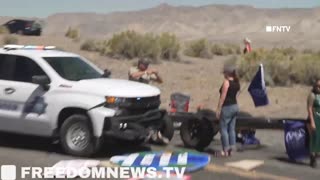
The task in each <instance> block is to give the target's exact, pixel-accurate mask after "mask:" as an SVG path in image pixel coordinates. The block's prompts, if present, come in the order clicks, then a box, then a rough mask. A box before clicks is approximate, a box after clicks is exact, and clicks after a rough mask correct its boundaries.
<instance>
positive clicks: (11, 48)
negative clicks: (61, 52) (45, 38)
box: [3, 44, 56, 50]
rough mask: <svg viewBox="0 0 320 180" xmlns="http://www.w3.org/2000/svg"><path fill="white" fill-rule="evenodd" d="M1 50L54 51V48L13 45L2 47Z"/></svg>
mask: <svg viewBox="0 0 320 180" xmlns="http://www.w3.org/2000/svg"><path fill="white" fill-rule="evenodd" d="M3 48H4V49H6V50H16V49H26V50H53V49H56V47H55V46H34V45H15V44H9V45H4V46H3Z"/></svg>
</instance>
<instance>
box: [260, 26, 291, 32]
mask: <svg viewBox="0 0 320 180" xmlns="http://www.w3.org/2000/svg"><path fill="white" fill-rule="evenodd" d="M290 29H291V26H266V32H290Z"/></svg>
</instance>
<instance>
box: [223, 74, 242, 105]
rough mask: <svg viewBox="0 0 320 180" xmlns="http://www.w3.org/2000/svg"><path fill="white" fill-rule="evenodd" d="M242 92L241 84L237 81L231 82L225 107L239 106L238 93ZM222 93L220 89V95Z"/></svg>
mask: <svg viewBox="0 0 320 180" xmlns="http://www.w3.org/2000/svg"><path fill="white" fill-rule="evenodd" d="M239 90H240V83H239V81H236V80H229V88H228V92H227V96H226V99H225V100H224V103H223V105H222V106H223V107H224V106H230V105H234V104H237V93H238V92H239ZM221 93H222V87H221V88H220V95H221Z"/></svg>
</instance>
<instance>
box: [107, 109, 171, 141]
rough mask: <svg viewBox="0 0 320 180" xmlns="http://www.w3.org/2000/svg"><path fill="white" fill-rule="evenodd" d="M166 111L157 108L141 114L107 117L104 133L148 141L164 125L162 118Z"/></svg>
mask: <svg viewBox="0 0 320 180" xmlns="http://www.w3.org/2000/svg"><path fill="white" fill-rule="evenodd" d="M166 113H167V112H166V110H160V109H155V110H149V111H147V112H145V113H143V114H139V115H128V116H126V115H122V116H115V117H106V118H105V120H104V126H103V135H104V136H108V137H113V138H115V139H121V140H127V141H134V140H145V141H148V140H149V138H150V136H151V134H152V133H154V132H155V130H159V129H160V128H161V127H162V126H163V122H162V121H161V119H163V117H164V116H165V115H166Z"/></svg>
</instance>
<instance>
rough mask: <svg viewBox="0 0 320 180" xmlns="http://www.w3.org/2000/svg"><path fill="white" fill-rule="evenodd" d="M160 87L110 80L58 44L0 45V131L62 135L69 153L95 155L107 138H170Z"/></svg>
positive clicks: (37, 134)
mask: <svg viewBox="0 0 320 180" xmlns="http://www.w3.org/2000/svg"><path fill="white" fill-rule="evenodd" d="M159 105H160V91H159V89H158V88H156V87H153V86H150V85H146V84H142V83H138V82H132V81H128V80H120V79H111V78H106V77H104V76H103V71H102V70H100V69H99V68H97V67H96V66H95V65H93V64H92V63H90V62H89V61H88V60H86V59H85V58H83V57H81V56H79V55H76V54H72V53H68V52H62V51H58V50H55V49H54V47H53V46H23V45H6V46H4V47H3V48H0V131H4V132H10V133H18V134H26V135H36V136H43V137H52V138H55V139H58V140H59V141H60V143H61V145H62V148H63V149H64V150H65V152H66V153H68V154H71V155H76V156H90V155H93V154H94V153H95V152H97V150H98V149H99V147H100V145H101V144H102V142H103V139H105V138H116V139H119V140H124V141H133V142H139V143H142V142H145V141H147V140H148V137H149V136H150V132H161V134H162V136H164V137H166V138H167V139H169V140H171V138H172V136H173V124H172V121H171V120H170V119H169V118H168V116H167V114H166V111H165V110H160V109H159Z"/></svg>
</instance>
